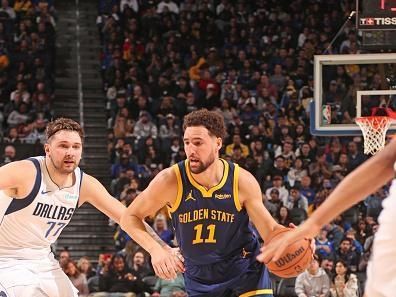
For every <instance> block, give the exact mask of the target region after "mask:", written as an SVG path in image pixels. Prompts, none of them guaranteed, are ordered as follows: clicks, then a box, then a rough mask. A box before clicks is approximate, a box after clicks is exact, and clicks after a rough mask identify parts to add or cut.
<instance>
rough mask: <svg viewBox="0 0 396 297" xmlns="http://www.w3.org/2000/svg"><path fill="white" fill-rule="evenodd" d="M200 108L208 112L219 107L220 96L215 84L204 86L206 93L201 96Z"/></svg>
mask: <svg viewBox="0 0 396 297" xmlns="http://www.w3.org/2000/svg"><path fill="white" fill-rule="evenodd" d="M200 102H201V104H200V107H202V108H206V109H208V110H213V109H214V108H216V107H220V96H219V91H218V86H217V84H215V83H208V84H207V85H206V91H205V94H204V96H202V99H201V101H200Z"/></svg>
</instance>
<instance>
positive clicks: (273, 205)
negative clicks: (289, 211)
mask: <svg viewBox="0 0 396 297" xmlns="http://www.w3.org/2000/svg"><path fill="white" fill-rule="evenodd" d="M264 197H265V196H264ZM264 205H265V207H266V208H267V209H268V211H269V213H270V214H271V215H272V216H273V217H276V215H277V214H278V213H279V209H280V208H281V206H283V202H282V200H281V199H280V198H279V190H278V189H276V188H271V190H270V191H269V198H267V197H265V199H264Z"/></svg>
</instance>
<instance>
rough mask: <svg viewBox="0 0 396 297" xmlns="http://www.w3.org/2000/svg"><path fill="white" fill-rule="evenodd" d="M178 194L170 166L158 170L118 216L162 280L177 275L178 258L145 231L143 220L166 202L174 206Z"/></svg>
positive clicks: (152, 214) (123, 227) (180, 269)
mask: <svg viewBox="0 0 396 297" xmlns="http://www.w3.org/2000/svg"><path fill="white" fill-rule="evenodd" d="M176 197H177V180H176V175H175V173H174V171H173V169H172V168H168V169H165V170H163V171H161V172H160V173H159V174H158V175H157V176H156V177H155V178H154V179H153V180H152V181H151V183H150V184H149V186H148V187H147V188H146V189H145V190H144V191H143V192H142V193H140V194H139V195H138V196H137V197H136V198H135V200H134V201H133V202H132V203H131V205H130V206H129V207H128V208H127V210H126V211H125V213H124V214H123V216H122V218H121V228H122V229H123V230H124V231H126V232H127V233H128V234H129V235H130V236H131V237H132V238H133V240H135V241H136V242H137V243H138V244H139V245H140V246H141V247H143V248H144V249H145V250H146V251H147V252H149V253H150V255H151V262H152V264H153V267H154V270H155V273H156V274H157V275H158V276H159V277H161V278H164V279H174V278H176V273H177V271H184V266H183V263H182V262H181V260H180V259H179V258H178V257H176V256H175V255H173V254H172V253H171V251H170V250H169V249H167V248H164V246H162V245H161V244H159V243H158V242H157V241H156V240H155V239H154V238H153V236H152V234H150V233H149V232H147V229H146V228H145V226H144V224H143V221H144V219H145V218H146V217H148V216H154V215H155V214H156V213H157V212H158V210H160V209H161V208H162V207H164V206H165V205H173V203H174V201H175V199H176Z"/></svg>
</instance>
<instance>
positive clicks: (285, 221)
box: [275, 206, 292, 227]
mask: <svg viewBox="0 0 396 297" xmlns="http://www.w3.org/2000/svg"><path fill="white" fill-rule="evenodd" d="M275 219H276V221H277V222H278V223H279V224H281V225H283V226H285V227H289V225H290V223H291V222H292V221H291V218H290V211H289V209H288V208H287V207H286V206H281V207H280V208H279V211H278V213H277V214H276V216H275Z"/></svg>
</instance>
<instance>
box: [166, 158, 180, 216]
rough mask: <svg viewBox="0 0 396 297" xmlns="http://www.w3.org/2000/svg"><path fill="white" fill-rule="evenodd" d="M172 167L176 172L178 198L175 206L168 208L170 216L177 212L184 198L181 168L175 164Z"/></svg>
mask: <svg viewBox="0 0 396 297" xmlns="http://www.w3.org/2000/svg"><path fill="white" fill-rule="evenodd" d="M172 167H173V170H174V171H175V174H176V179H177V196H176V201H175V204H173V206H172V207H169V208H168V211H169V214H171V213H173V212H175V211H176V210H177V209H178V208H179V206H180V203H181V200H182V196H183V182H182V179H181V175H180V169H179V166H178V165H177V164H175V165H173V166H172Z"/></svg>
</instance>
